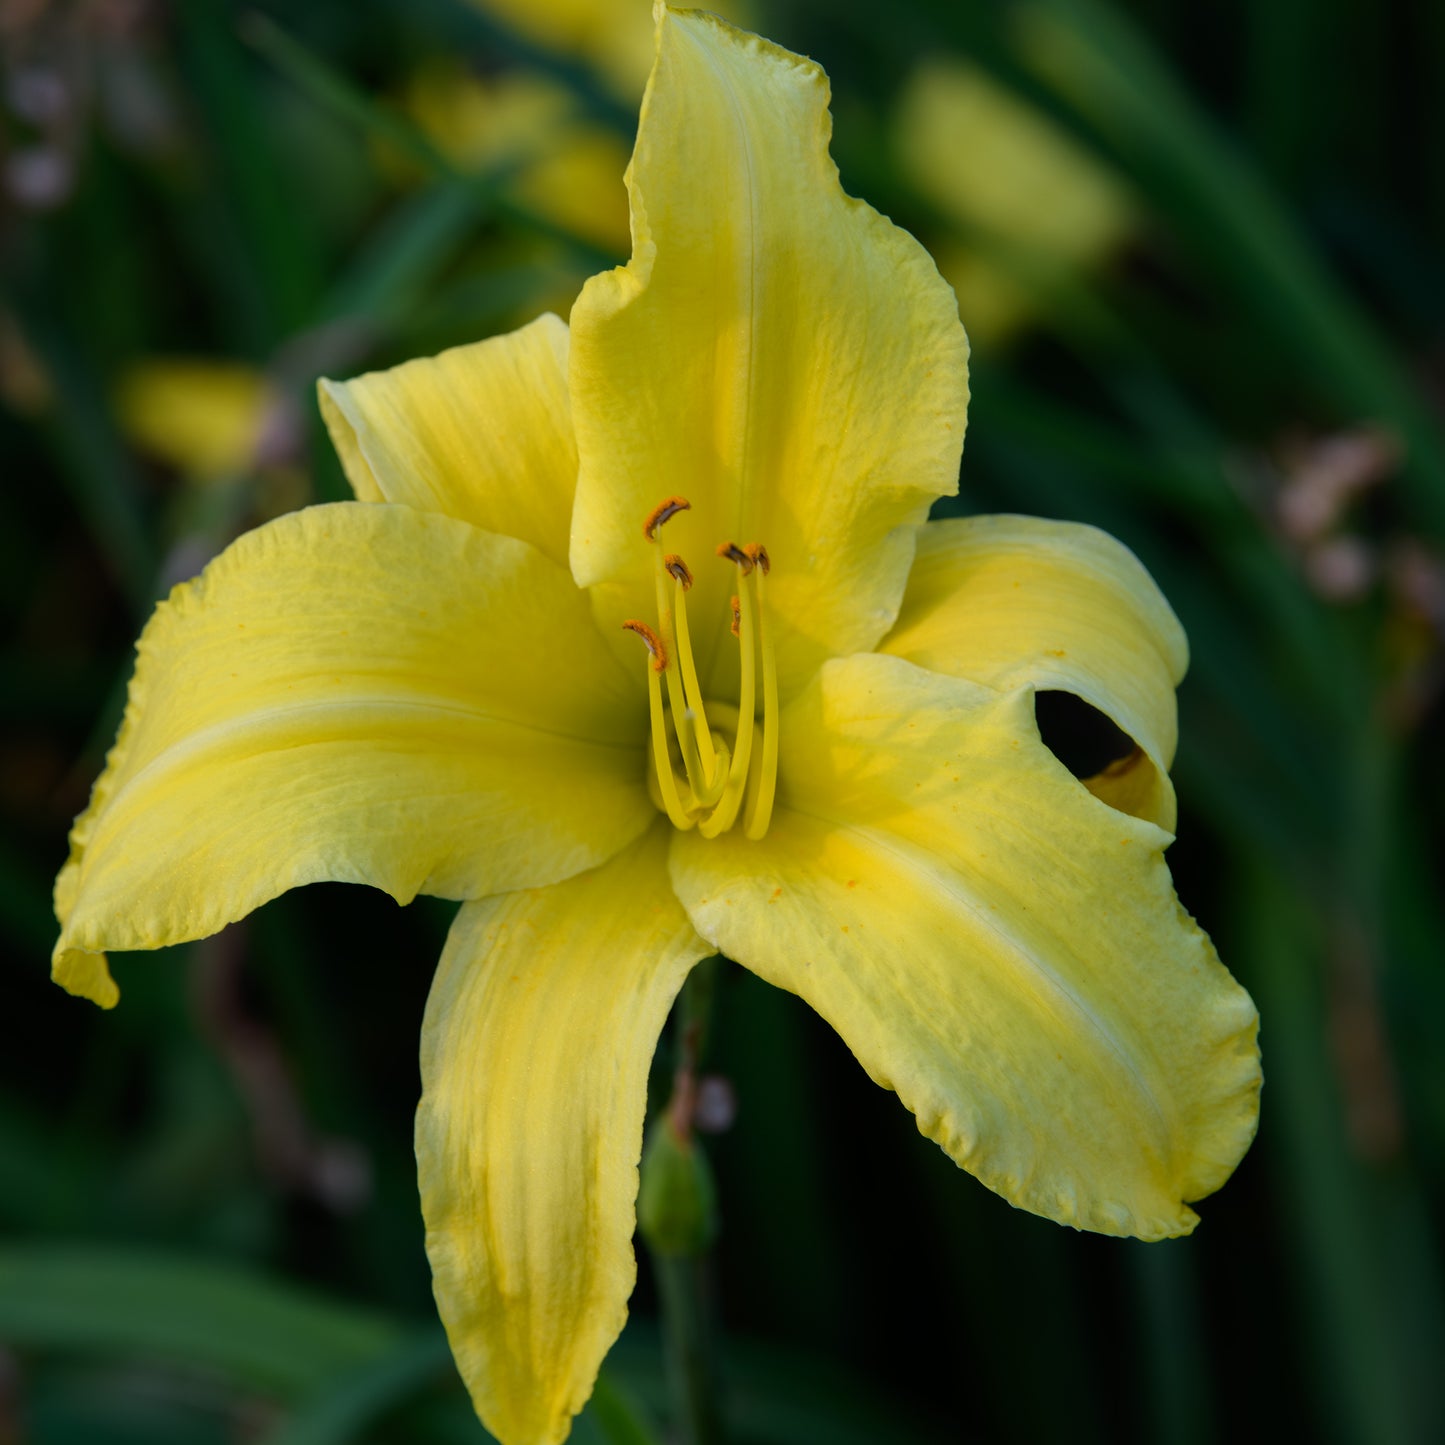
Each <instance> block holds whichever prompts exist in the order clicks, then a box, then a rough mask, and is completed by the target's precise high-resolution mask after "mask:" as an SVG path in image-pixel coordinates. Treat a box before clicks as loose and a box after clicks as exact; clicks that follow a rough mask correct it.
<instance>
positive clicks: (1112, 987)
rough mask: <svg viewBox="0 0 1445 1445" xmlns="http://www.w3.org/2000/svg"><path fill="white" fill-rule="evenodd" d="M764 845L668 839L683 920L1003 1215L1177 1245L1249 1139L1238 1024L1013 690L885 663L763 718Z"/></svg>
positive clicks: (1149, 850) (829, 677)
mask: <svg viewBox="0 0 1445 1445" xmlns="http://www.w3.org/2000/svg"><path fill="white" fill-rule="evenodd" d="M781 756H782V757H783V758H784V759H786V761H787V771H786V773H785V774H780V779H779V792H780V806H779V808H778V810H777V811H776V812H775V814H774V816H773V823H772V828H771V830H770V831H769V833H768V835H767V837H766V838H765V839H764V840H763V841H762V842H760V843H750V842H747V841H746V840H744V839H740V838H739V837H738V836H737V835H736V834H735V833H729V834H725V835H724V836H723V837H721V838H719V839H716V840H714V841H711V842H709V841H707V840H703V839H697V838H695V837H694V836H693V835H692V834H686V835H679V836H678V837H677V838H676V839H675V840H674V843H673V854H672V874H673V881H674V884H675V886H676V888H677V891H678V896H679V897H680V898H681V899H682V901H683V904H684V905H685V906H686V908H687V910H688V912H689V914H690V916H691V917H692V921H693V924H694V926H695V927H696V928H697V930H698V932H699V933H700V934H702V936H703V937H704V938H706V939H707V940H708V941H709V942H711V943H714V944H716V945H717V946H718V948H720V949H721V950H723V951H724V952H725V953H727V954H728V955H729V956H730V957H732V958H735V959H737V961H738V962H739V963H742V964H745V965H746V966H747V967H749V968H751V969H753V970H754V971H755V972H757V973H759V974H761V975H762V976H763V977H764V978H766V979H768V980H769V981H770V982H772V983H775V984H778V985H779V986H780V987H782V988H786V989H789V990H791V991H793V992H795V993H798V994H800V995H801V996H802V997H803V998H805V999H806V1000H807V1001H808V1002H809V1003H810V1004H812V1006H813V1007H814V1008H816V1009H817V1010H818V1012H819V1013H820V1014H822V1015H823V1017H824V1018H826V1019H827V1020H828V1021H829V1023H831V1024H832V1025H833V1026H834V1028H836V1029H837V1030H838V1032H839V1033H840V1034H841V1035H842V1036H843V1038H844V1040H845V1041H846V1042H847V1044H848V1046H849V1047H850V1048H851V1049H852V1050H853V1052H854V1053H855V1054H856V1055H857V1057H858V1059H859V1061H860V1062H861V1063H862V1064H863V1067H864V1068H865V1069H867V1070H868V1073H869V1074H870V1075H871V1076H872V1077H873V1078H874V1079H875V1080H876V1081H877V1082H878V1083H880V1084H882V1085H883V1086H884V1087H885V1088H890V1089H895V1090H896V1091H897V1093H898V1095H899V1097H900V1098H901V1099H902V1100H903V1102H904V1103H905V1104H906V1105H907V1106H908V1107H909V1108H910V1109H911V1110H912V1111H913V1112H914V1114H915V1115H917V1118H918V1127H919V1128H920V1129H921V1130H922V1131H923V1132H924V1133H925V1134H926V1135H928V1137H929V1138H931V1139H934V1140H936V1141H937V1142H938V1143H939V1144H941V1145H942V1146H943V1148H944V1149H945V1150H946V1151H947V1152H948V1154H949V1155H950V1156H951V1157H952V1158H954V1159H955V1160H957V1162H958V1163H960V1164H961V1165H963V1166H964V1167H965V1168H966V1169H968V1170H969V1171H970V1172H971V1173H973V1174H976V1175H977V1176H978V1177H979V1178H980V1179H981V1180H982V1181H983V1182H984V1183H985V1184H987V1185H988V1186H989V1187H990V1188H991V1189H994V1190H996V1191H997V1192H998V1193H1000V1194H1002V1195H1003V1196H1004V1198H1006V1199H1008V1200H1009V1201H1010V1202H1012V1203H1013V1204H1016V1205H1018V1206H1020V1207H1021V1208H1024V1209H1029V1210H1032V1211H1033V1212H1034V1213H1037V1214H1043V1215H1046V1216H1048V1217H1049V1218H1051V1219H1056V1220H1058V1221H1060V1222H1061V1223H1065V1224H1072V1225H1075V1226H1077V1227H1080V1228H1086V1229H1093V1230H1098V1231H1101V1232H1103V1233H1106V1234H1134V1235H1139V1236H1141V1237H1143V1238H1145V1239H1156V1238H1160V1237H1162V1236H1166V1235H1172V1234H1182V1233H1187V1232H1188V1231H1189V1230H1190V1229H1192V1228H1193V1226H1194V1224H1195V1223H1196V1222H1197V1221H1196V1217H1195V1215H1194V1213H1193V1211H1192V1210H1190V1209H1189V1208H1187V1207H1186V1203H1185V1201H1188V1200H1193V1199H1198V1198H1200V1197H1202V1196H1203V1195H1206V1194H1208V1193H1210V1192H1211V1191H1212V1190H1214V1189H1217V1188H1218V1187H1219V1185H1220V1184H1222V1183H1223V1182H1224V1180H1225V1179H1226V1178H1227V1177H1228V1175H1229V1173H1230V1171H1231V1170H1232V1169H1233V1168H1234V1166H1235V1164H1236V1163H1237V1162H1238V1160H1239V1158H1240V1156H1241V1155H1242V1154H1243V1153H1244V1150H1245V1149H1246V1148H1247V1147H1248V1144H1249V1141H1250V1139H1251V1138H1252V1136H1253V1134H1254V1127H1255V1119H1256V1113H1257V1093H1258V1089H1259V1063H1258V1055H1257V1052H1256V1049H1255V1042H1254V1039H1255V1028H1256V1024H1257V1019H1256V1015H1255V1011H1254V1006H1253V1005H1252V1004H1251V1002H1250V1000H1249V997H1248V995H1247V994H1246V993H1245V992H1244V991H1243V990H1242V989H1241V988H1240V987H1239V986H1238V985H1237V984H1236V983H1235V982H1234V981H1233V980H1232V979H1231V978H1230V976H1229V974H1228V973H1226V972H1225V970H1224V968H1223V967H1222V965H1221V964H1220V963H1219V961H1218V959H1217V958H1216V957H1215V954H1214V951H1213V949H1212V948H1211V947H1210V944H1209V940H1208V939H1207V938H1206V937H1205V935H1204V934H1203V933H1202V932H1201V931H1200V930H1199V928H1198V927H1197V926H1196V925H1195V923H1194V922H1193V920H1192V919H1190V918H1189V916H1188V915H1187V914H1186V913H1185V912H1184V911H1183V909H1182V908H1181V907H1180V906H1179V901H1178V899H1177V898H1176V897H1175V896H1174V891H1173V888H1172V886H1171V884H1170V879H1169V872H1168V869H1167V867H1166V866H1165V864H1164V860H1163V857H1162V853H1163V849H1164V846H1165V844H1166V843H1167V842H1168V835H1167V834H1165V833H1163V832H1161V831H1160V830H1159V829H1158V828H1157V827H1155V826H1154V825H1153V824H1152V823H1147V822H1144V821H1141V820H1139V819H1136V818H1132V817H1129V816H1127V815H1126V814H1123V813H1118V812H1115V811H1114V810H1112V809H1110V808H1107V807H1105V806H1104V804H1102V803H1101V802H1099V801H1098V799H1096V798H1094V797H1092V796H1090V794H1089V793H1088V792H1087V791H1085V789H1084V788H1082V787H1081V786H1080V785H1079V784H1078V783H1077V782H1076V781H1075V780H1074V779H1073V778H1072V777H1070V776H1069V774H1068V773H1067V772H1066V771H1065V769H1064V768H1063V767H1062V765H1061V764H1059V763H1058V761H1057V760H1056V759H1055V758H1054V757H1053V756H1052V754H1050V753H1049V752H1048V750H1047V749H1046V748H1044V746H1043V745H1042V743H1041V742H1040V741H1039V738H1038V734H1037V731H1036V730H1035V728H1034V724H1033V717H1032V699H1031V697H1030V695H1029V690H1028V689H1027V688H1023V689H1020V690H1018V691H1017V692H1014V693H1008V694H1002V693H998V692H995V691H994V690H992V689H990V688H985V687H981V686H979V685H977V684H974V683H970V682H967V681H963V680H960V679H953V678H946V677H940V676H938V675H936V674H934V673H930V672H926V671H924V670H923V669H921V668H918V667H914V666H912V665H911V664H909V663H906V662H902V661H900V660H899V659H897V658H891V657H879V656H869V657H853V658H848V659H845V660H841V661H836V662H830V663H828V664H826V665H825V666H824V668H823V670H822V672H821V674H820V676H819V678H818V680H817V681H816V682H815V683H814V684H813V685H812V686H811V687H810V688H809V689H808V690H807V691H806V692H805V693H803V694H802V695H800V697H799V698H798V699H797V700H796V701H795V703H794V704H793V705H792V707H790V708H789V709H788V710H787V712H786V713H785V715H784V728H783V739H782V751H781Z"/></svg>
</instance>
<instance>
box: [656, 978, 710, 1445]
mask: <svg viewBox="0 0 1445 1445" xmlns="http://www.w3.org/2000/svg"><path fill="white" fill-rule="evenodd" d="M717 965H718V960H717V959H715V958H713V959H707V960H705V961H704V962H703V963H701V964H699V965H698V967H697V968H695V969H694V970H693V971H692V974H691V975H690V976H689V977H688V980H687V982H686V983H685V984H684V985H683V990H682V994H681V996H680V998H679V999H678V1005H677V1010H676V1014H675V1025H674V1027H675V1028H676V1031H677V1064H676V1069H675V1071H674V1074H673V1084H672V1097H671V1099H670V1100H669V1101H668V1105H667V1108H666V1110H665V1111H664V1113H663V1115H662V1117H661V1118H660V1119H659V1120H658V1121H657V1123H656V1125H655V1126H654V1127H655V1132H654V1141H655V1142H654V1143H650V1144H649V1148H648V1151H647V1155H645V1156H644V1159H643V1174H644V1179H643V1198H641V1199H640V1200H639V1211H638V1213H639V1223H640V1224H641V1226H642V1233H643V1237H644V1239H645V1240H646V1241H647V1244H648V1247H649V1252H650V1254H651V1256H652V1267H653V1273H654V1275H655V1276H656V1279H657V1292H658V1297H659V1301H660V1304H661V1307H662V1332H663V1340H664V1347H665V1350H666V1355H667V1374H668V1382H669V1385H670V1387H671V1392H672V1397H673V1405H674V1411H675V1414H676V1418H677V1424H678V1427H679V1429H680V1431H681V1438H682V1440H683V1441H684V1442H685V1445H721V1441H722V1439H723V1431H722V1420H721V1415H720V1412H719V1409H718V1398H717V1369H716V1355H715V1343H716V1342H715V1339H714V1335H713V1328H712V1320H711V1299H710V1290H709V1285H708V1272H709V1266H710V1258H711V1248H710V1246H711V1243H712V1238H713V1236H714V1234H715V1233H716V1228H717V1224H716V1213H715V1207H714V1205H713V1202H712V1200H713V1194H712V1180H711V1173H710V1171H709V1169H708V1165H707V1159H706V1156H705V1155H704V1154H703V1153H702V1145H701V1143H700V1142H699V1141H698V1139H697V1138H696V1137H695V1135H694V1132H693V1111H694V1108H695V1107H696V1102H697V1070H698V1064H699V1061H700V1060H701V1058H702V1054H703V1050H704V1048H705V1046H706V1043H707V1034H708V1024H709V1016H710V1014H711V1012H712V1002H713V994H714V991H715V988H716V980H717ZM649 1175H650V1176H651V1177H649ZM654 1199H657V1200H658V1201H659V1203H658V1205H657V1207H656V1208H655V1209H654V1208H652V1207H650V1206H652V1203H653V1200H654ZM644 1206H649V1207H647V1208H644Z"/></svg>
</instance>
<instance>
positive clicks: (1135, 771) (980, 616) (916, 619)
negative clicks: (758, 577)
mask: <svg viewBox="0 0 1445 1445" xmlns="http://www.w3.org/2000/svg"><path fill="white" fill-rule="evenodd" d="M880 651H883V652H891V653H894V654H896V655H897V656H899V657H906V658H907V659H908V660H909V661H910V662H916V663H917V664H918V665H919V666H920V667H926V668H929V669H930V670H931V671H933V672H942V673H947V674H948V675H949V676H951V677H967V678H971V679H972V680H973V681H974V682H984V683H987V684H988V685H989V686H990V687H996V688H1003V689H1008V688H1015V687H1021V686H1023V685H1024V684H1031V685H1032V686H1033V687H1035V688H1036V689H1038V690H1040V691H1043V690H1044V689H1046V688H1047V689H1058V690H1060V691H1063V692H1071V693H1074V694H1075V695H1076V696H1078V697H1081V698H1083V699H1084V701H1085V702H1087V703H1090V704H1092V706H1094V707H1096V708H1098V710H1099V711H1100V712H1102V713H1103V714H1104V715H1105V716H1106V717H1108V718H1110V719H1112V720H1113V722H1114V723H1115V724H1116V726H1118V727H1119V728H1121V729H1123V731H1124V732H1126V733H1128V735H1129V736H1130V737H1131V738H1133V739H1134V742H1135V744H1136V745H1137V746H1136V749H1135V752H1134V753H1133V755H1132V756H1130V757H1128V758H1125V759H1123V760H1121V762H1120V763H1118V764H1116V765H1114V766H1112V767H1110V768H1109V769H1107V770H1106V771H1105V772H1103V773H1101V774H1100V775H1099V776H1098V777H1096V778H1090V779H1088V780H1087V781H1086V786H1087V787H1088V788H1089V789H1090V790H1091V791H1092V792H1093V793H1094V794H1095V795H1096V796H1098V797H1101V798H1103V799H1104V801H1105V802H1107V803H1110V804H1111V805H1113V806H1114V807H1117V808H1121V809H1123V811H1125V812H1127V813H1133V814H1134V815H1135V816H1137V817H1140V818H1147V819H1149V820H1150V822H1153V823H1158V824H1159V826H1160V827H1161V828H1165V829H1170V830H1172V829H1173V827H1174V819H1175V802H1174V789H1173V787H1172V785H1171V784H1170V782H1169V765H1170V763H1172V762H1173V761H1174V746H1175V742H1176V741H1177V738H1178V730H1177V729H1178V723H1177V715H1176V709H1175V702H1174V689H1175V687H1176V686H1178V684H1179V682H1180V680H1181V679H1182V678H1183V676H1184V670H1185V668H1186V667H1187V666H1188V663H1189V648H1188V644H1187V643H1186V641H1185V638H1184V631H1183V629H1182V628H1181V627H1180V626H1179V621H1178V619H1177V618H1176V617H1175V616H1174V613H1173V612H1172V611H1171V610H1170V607H1169V604H1168V603H1167V602H1166V601H1165V600H1164V596H1163V594H1162V593H1161V592H1160V591H1159V589H1158V587H1156V586H1155V585H1154V581H1153V579H1152V578H1151V577H1150V576H1149V574H1148V573H1147V572H1146V571H1145V570H1144V568H1143V567H1142V566H1141V565H1140V563H1139V559H1138V558H1137V557H1135V556H1134V554H1133V553H1132V552H1131V551H1130V550H1129V549H1128V548H1127V547H1125V546H1123V545H1122V544H1121V543H1119V542H1116V541H1115V540H1114V539H1113V538H1112V537H1110V536H1108V535H1107V534H1106V533H1104V532H1101V531H1099V530H1098V529H1097V528H1095V527H1086V526H1083V525H1081V524H1079V523H1076V522H1051V521H1045V520H1043V519H1042V518H1039V517H1012V516H997V517H969V518H966V519H963V520H958V521H947V522H930V523H929V524H928V526H926V527H924V528H923V530H922V531H921V532H920V533H919V534H918V560H917V561H916V562H915V563H914V566H913V574H912V576H910V577H909V579H908V590H907V592H905V593H904V595H903V607H902V610H901V611H900V612H899V614H898V623H897V625H896V626H895V627H894V629H893V631H892V632H890V633H889V634H888V637H887V639H886V640H885V641H884V642H883V644H882V645H881V648H880Z"/></svg>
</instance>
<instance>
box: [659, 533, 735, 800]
mask: <svg viewBox="0 0 1445 1445" xmlns="http://www.w3.org/2000/svg"><path fill="white" fill-rule="evenodd" d="M669 560H672V559H669ZM676 561H677V563H678V565H679V566H680V567H681V568H682V570H683V571H684V572H685V573H687V581H686V582H684V581H683V580H682V578H681V577H679V576H678V575H677V573H676V572H674V571H673V570H672V568H671V567H667V568H666V571H667V572H668V573H670V574H671V575H672V577H674V578H675V579H676V585H675V587H674V588H673V601H674V603H675V604H676V607H675V610H674V612H673V626H674V627H675V628H676V631H677V660H678V664H679V666H680V668H681V670H682V687H683V693H684V696H685V698H686V709H685V717H686V722H684V721H683V720H682V719H681V718H679V717H678V714H677V703H676V702H675V701H674V703H673V721H674V723H675V724H676V726H677V729H678V735H679V736H678V741H679V742H682V741H683V736H682V735H683V733H684V732H685V731H686V729H687V726H688V724H689V723H690V724H691V726H692V731H693V734H694V736H695V738H696V743H697V755H698V759H699V761H700V763H701V769H700V774H701V775H700V776H697V777H692V776H691V775H689V776H690V778H691V781H692V790H693V793H694V794H695V795H696V797H697V801H698V804H699V806H701V807H704V808H710V807H712V805H713V804H714V803H716V802H717V800H718V799H719V798H720V797H722V792H723V788H724V787H725V786H726V784H727V769H726V766H725V765H723V766H719V763H718V756H717V749H716V748H715V747H714V745H713V736H712V730H711V729H710V728H709V727H708V725H707V709H706V708H705V707H704V706H703V700H702V688H701V687H700V686H699V685H698V680H697V664H696V662H694V660H693V656H692V637H691V635H690V634H689V632H688V624H687V595H686V594H687V589H688V588H689V587H690V586H691V585H692V573H691V572H688V571H687V564H686V563H685V562H683V560H682V558H681V557H679V558H677V559H676ZM685 751H686V749H685V746H684V752H685Z"/></svg>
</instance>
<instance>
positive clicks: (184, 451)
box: [115, 357, 276, 482]
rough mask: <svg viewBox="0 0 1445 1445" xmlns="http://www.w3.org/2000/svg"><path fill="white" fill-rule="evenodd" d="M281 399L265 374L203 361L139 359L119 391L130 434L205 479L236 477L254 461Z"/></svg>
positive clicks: (121, 417) (122, 420)
mask: <svg viewBox="0 0 1445 1445" xmlns="http://www.w3.org/2000/svg"><path fill="white" fill-rule="evenodd" d="M275 404H276V392H275V389H274V388H273V386H272V385H271V383H270V381H269V380H268V379H267V378H266V376H265V374H264V373H263V372H261V371H259V370H257V369H256V368H255V367H250V366H246V365H245V364H243V363H241V362H235V361H217V360H209V359H203V358H181V357H156V358H153V359H149V360H145V361H139V362H136V363H135V364H134V365H132V366H131V367H129V368H128V369H127V370H126V371H125V373H124V374H123V375H122V377H121V379H120V383H119V385H118V386H117V388H116V394H115V411H116V420H117V421H118V422H119V424H120V428H121V431H122V432H123V433H124V434H125V436H126V437H127V438H129V440H131V441H132V442H134V443H135V445H136V446H138V447H140V448H141V449H142V450H143V451H145V452H148V453H149V454H150V455H151V456H153V457H155V458H156V459H157V460H159V461H162V462H165V463H166V464H167V465H168V466H171V467H174V468H175V469H176V470H177V471H178V472H180V473H182V474H183V475H184V476H186V477H188V478H190V479H191V480H193V481H198V482H210V481H218V480H220V479H222V478H227V477H234V476H237V475H239V474H240V473H242V472H245V471H247V470H248V469H249V468H250V467H251V466H252V464H253V461H254V459H255V455H256V449H257V447H258V445H259V444H260V442H261V439H262V437H263V435H264V431H265V427H266V421H267V418H268V416H269V414H270V412H271V410H272V408H273V407H274V406H275Z"/></svg>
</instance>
